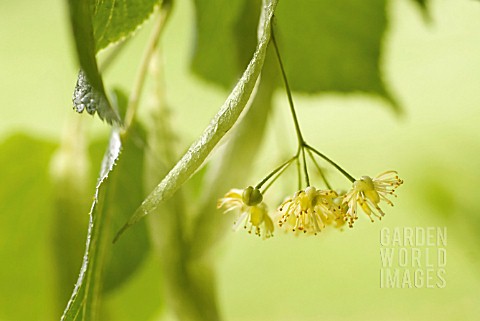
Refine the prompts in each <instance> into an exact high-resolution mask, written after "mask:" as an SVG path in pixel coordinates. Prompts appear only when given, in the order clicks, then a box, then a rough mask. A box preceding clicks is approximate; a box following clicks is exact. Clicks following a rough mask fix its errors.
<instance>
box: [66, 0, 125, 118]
mask: <svg viewBox="0 0 480 321" xmlns="http://www.w3.org/2000/svg"><path fill="white" fill-rule="evenodd" d="M68 8H69V11H70V23H71V25H72V31H73V36H74V39H75V45H76V49H77V56H78V59H79V62H80V67H81V69H82V71H80V72H79V74H78V79H77V85H76V87H75V92H74V95H73V102H74V108H75V109H76V110H77V111H78V112H82V111H83V109H84V108H87V112H89V113H91V114H93V113H94V112H95V111H96V112H98V115H99V117H100V118H101V119H105V120H106V121H107V122H109V123H112V122H116V123H118V124H119V123H121V121H120V118H119V117H118V115H117V113H116V112H115V111H114V110H113V108H112V106H111V105H110V103H109V101H108V99H107V96H106V94H105V88H104V86H103V80H102V77H101V75H100V73H99V70H98V66H97V60H96V58H95V53H96V48H95V41H94V37H93V26H92V14H91V11H90V10H91V8H90V3H89V1H78V0H68Z"/></svg>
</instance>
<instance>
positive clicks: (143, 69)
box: [125, 1, 171, 130]
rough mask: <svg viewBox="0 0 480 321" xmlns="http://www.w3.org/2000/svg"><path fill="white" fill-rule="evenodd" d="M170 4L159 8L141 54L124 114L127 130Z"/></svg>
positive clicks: (134, 113)
mask: <svg viewBox="0 0 480 321" xmlns="http://www.w3.org/2000/svg"><path fill="white" fill-rule="evenodd" d="M170 8H171V4H170V1H164V2H163V3H162V7H161V8H160V13H159V16H158V18H157V21H156V22H155V26H154V28H153V31H152V34H151V35H150V39H149V40H148V45H147V48H146V49H145V52H144V54H143V58H142V63H141V65H140V67H139V69H138V72H137V75H136V77H135V81H134V83H133V88H132V92H131V93H130V97H129V100H128V106H127V112H126V115H125V130H127V129H128V128H129V127H130V125H131V124H132V122H133V120H134V119H135V115H136V113H137V109H138V103H139V101H140V95H141V93H142V89H143V85H144V84H145V78H146V76H147V71H148V67H149V65H150V61H151V60H152V57H153V55H154V54H155V50H156V48H157V46H158V43H159V40H160V35H161V34H162V31H163V30H164V26H165V23H166V22H167V18H168V16H169V13H170Z"/></svg>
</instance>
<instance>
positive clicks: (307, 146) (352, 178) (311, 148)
mask: <svg viewBox="0 0 480 321" xmlns="http://www.w3.org/2000/svg"><path fill="white" fill-rule="evenodd" d="M305 148H307V149H309V150H311V151H312V152H314V153H315V154H317V155H318V156H320V157H321V158H323V159H324V160H326V161H327V162H329V163H330V164H331V165H332V166H333V167H335V168H336V169H337V170H339V171H340V173H342V174H343V175H345V177H346V178H348V179H349V180H350V181H351V182H352V183H353V182H355V178H354V177H353V176H352V175H350V174H349V173H347V171H345V170H344V169H343V168H341V167H340V166H338V165H337V163H335V162H334V161H332V160H331V159H330V158H328V157H327V156H325V155H324V154H322V153H320V152H319V151H318V150H316V149H315V148H313V147H312V146H310V145H307V144H305Z"/></svg>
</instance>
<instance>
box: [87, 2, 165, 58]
mask: <svg viewBox="0 0 480 321" xmlns="http://www.w3.org/2000/svg"><path fill="white" fill-rule="evenodd" d="M90 2H91V5H92V8H94V10H93V34H94V37H95V48H96V50H97V52H98V51H100V50H101V49H103V48H105V47H107V46H108V45H109V44H112V43H115V42H118V41H121V40H124V39H125V38H126V37H128V36H130V35H131V34H133V32H134V31H135V30H136V29H137V28H139V27H140V25H141V24H143V23H144V22H145V20H147V18H148V17H149V16H150V15H151V14H152V13H153V9H154V8H155V6H156V5H158V4H159V3H161V0H90Z"/></svg>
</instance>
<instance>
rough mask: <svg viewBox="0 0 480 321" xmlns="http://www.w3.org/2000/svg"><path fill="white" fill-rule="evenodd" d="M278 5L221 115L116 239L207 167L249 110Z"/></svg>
mask: <svg viewBox="0 0 480 321" xmlns="http://www.w3.org/2000/svg"><path fill="white" fill-rule="evenodd" d="M276 5H277V1H276V0H272V1H270V2H269V4H268V5H267V6H266V7H265V12H264V15H263V20H262V22H263V25H262V29H261V30H262V32H261V36H260V39H259V43H258V46H257V49H256V51H255V53H254V55H253V58H252V60H251V61H250V63H249V65H248V67H247V69H246V70H245V72H244V74H243V76H242V77H241V78H240V80H239V81H238V83H237V84H236V86H235V88H234V89H233V90H232V92H231V93H230V95H229V96H228V98H227V100H226V101H225V103H224V104H223V106H222V107H221V108H220V110H219V111H218V113H217V114H216V115H215V116H214V118H213V119H212V120H211V122H210V124H209V125H208V127H207V128H206V129H205V131H204V132H203V134H202V135H201V136H200V138H199V139H198V140H197V141H196V142H194V143H193V144H192V146H191V147H190V148H189V149H188V151H187V152H186V153H185V155H183V157H182V158H181V159H180V160H179V161H178V163H177V164H176V165H175V166H174V167H173V169H172V170H171V171H170V172H169V173H168V174H167V175H166V177H165V178H164V179H163V180H162V181H161V182H160V183H159V184H158V185H157V187H156V188H155V189H154V190H153V191H152V192H151V193H150V195H149V196H148V197H147V198H146V199H145V201H144V202H143V203H142V205H141V206H140V208H139V209H138V210H137V211H136V212H135V213H134V214H133V215H132V217H131V218H130V220H129V221H128V222H127V223H126V224H125V225H124V226H123V227H122V229H121V230H120V231H119V233H117V236H116V237H115V239H118V237H119V236H120V235H121V234H122V233H123V232H124V231H125V230H126V229H127V228H128V227H130V226H132V225H133V224H135V223H136V222H138V221H139V220H140V219H141V218H142V217H144V216H145V215H147V214H149V213H151V212H152V211H153V210H154V209H155V208H156V207H157V206H158V205H159V204H160V203H161V202H163V201H165V200H167V199H169V198H170V197H171V196H172V195H173V194H174V193H175V192H176V191H177V190H178V189H179V188H180V187H181V186H182V185H183V183H185V182H186V181H187V180H188V179H190V178H191V177H192V175H193V174H194V173H195V171H197V169H198V168H199V167H200V166H201V165H202V164H203V162H204V161H205V159H206V158H207V156H208V155H209V154H210V152H211V151H212V150H213V149H214V147H215V146H216V145H217V144H218V142H219V141H220V139H221V138H222V137H223V136H224V135H225V134H226V133H227V132H228V131H229V130H230V128H232V126H233V125H234V124H235V122H236V121H237V119H238V117H239V116H240V114H241V113H242V111H243V109H244V107H245V106H246V104H247V102H248V100H249V98H250V95H251V93H252V91H253V88H254V86H255V83H256V81H257V78H258V76H259V75H260V72H261V70H262V67H263V62H264V59H265V55H266V52H267V46H268V43H269V41H270V31H271V30H270V28H271V23H272V17H273V12H274V10H275V7H276Z"/></svg>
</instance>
